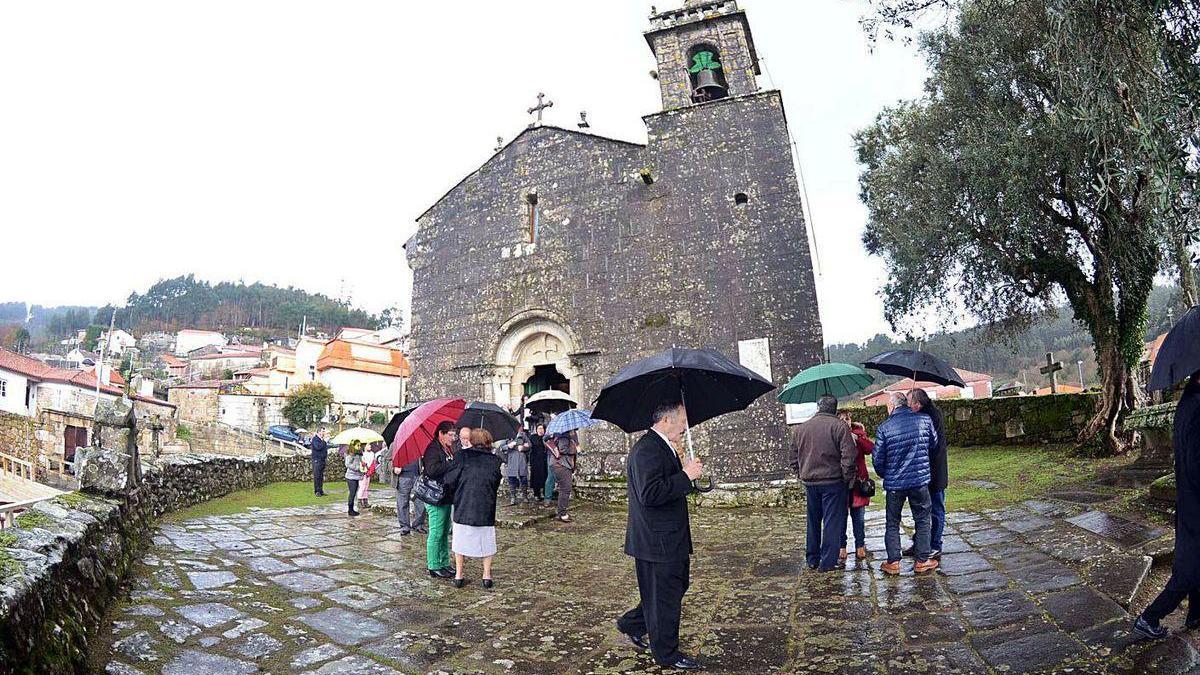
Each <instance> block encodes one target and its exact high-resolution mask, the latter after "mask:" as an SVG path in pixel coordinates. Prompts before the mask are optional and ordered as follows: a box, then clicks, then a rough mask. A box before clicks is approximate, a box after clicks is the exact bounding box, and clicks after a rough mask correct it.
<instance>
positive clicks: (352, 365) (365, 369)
mask: <svg viewBox="0 0 1200 675" xmlns="http://www.w3.org/2000/svg"><path fill="white" fill-rule="evenodd" d="M354 344H361V343H357V342H355V343H354ZM364 346H366V347H369V348H370V350H371V352H372V353H377V352H383V354H384V356H382V358H386V359H387V361H383V360H376V359H370V358H366V357H363V356H356V355H355V354H354V351H353V348H352V347H351V341H348V340H331V341H330V342H329V343H328V344H327V345H325V349H324V350H322V351H321V356H320V357H318V358H317V370H318V371H322V372H323V371H325V370H328V369H330V368H340V369H342V370H354V371H358V372H362V373H375V374H377V375H390V376H393V377H408V376H409V374H410V372H411V370H410V369H409V366H408V360H407V359H405V358H404V354H401V353H400V350H398V349H392V348H390V347H385V346H381V345H364Z"/></svg>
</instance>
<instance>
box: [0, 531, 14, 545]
mask: <svg viewBox="0 0 1200 675" xmlns="http://www.w3.org/2000/svg"><path fill="white" fill-rule="evenodd" d="M16 543H17V535H15V534H13V533H12V532H0V548H8V547H10V546H12V545H13V544H16Z"/></svg>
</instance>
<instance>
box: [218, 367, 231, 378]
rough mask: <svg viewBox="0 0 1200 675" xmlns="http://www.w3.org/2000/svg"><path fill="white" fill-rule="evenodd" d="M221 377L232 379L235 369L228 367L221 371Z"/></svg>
mask: <svg viewBox="0 0 1200 675" xmlns="http://www.w3.org/2000/svg"><path fill="white" fill-rule="evenodd" d="M221 379H223V380H232V379H233V369H231V368H226V369H225V370H223V371H221Z"/></svg>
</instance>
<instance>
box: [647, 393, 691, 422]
mask: <svg viewBox="0 0 1200 675" xmlns="http://www.w3.org/2000/svg"><path fill="white" fill-rule="evenodd" d="M682 407H683V401H680V400H679V399H675V400H671V401H663V402H662V403H659V404H658V405H657V406H655V408H654V412H653V413H651V414H650V423H651V424H658V423H659V422H661V421H663V419H664V418H665V417H666V416H667V415H670V414H672V413H674V412H675V411H676V410H679V409H680V408H682Z"/></svg>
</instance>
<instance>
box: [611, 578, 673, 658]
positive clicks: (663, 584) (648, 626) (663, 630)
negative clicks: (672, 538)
mask: <svg viewBox="0 0 1200 675" xmlns="http://www.w3.org/2000/svg"><path fill="white" fill-rule="evenodd" d="M633 562H634V569H635V570H636V571H637V581H638V593H639V594H640V596H641V602H640V603H638V606H637V607H634V608H633V609H631V610H629V611H628V612H625V614H623V615H622V616H621V618H619V619H617V629H618V630H620V631H621V632H622V633H625V634H627V635H638V636H640V635H649V636H650V653H651V654H652V655H653V656H654V660H655V661H656V662H658V665H660V666H669V665H671V664H673V663H675V661H676V660H678V659H679V656H680V654H679V615H680V612H681V611H682V609H683V594H684V593H687V589H688V572H689V570H690V567H691V560H689V559H688V558H684V559H683V560H673V561H671V562H650V561H648V560H638V559H634V561H633Z"/></svg>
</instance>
